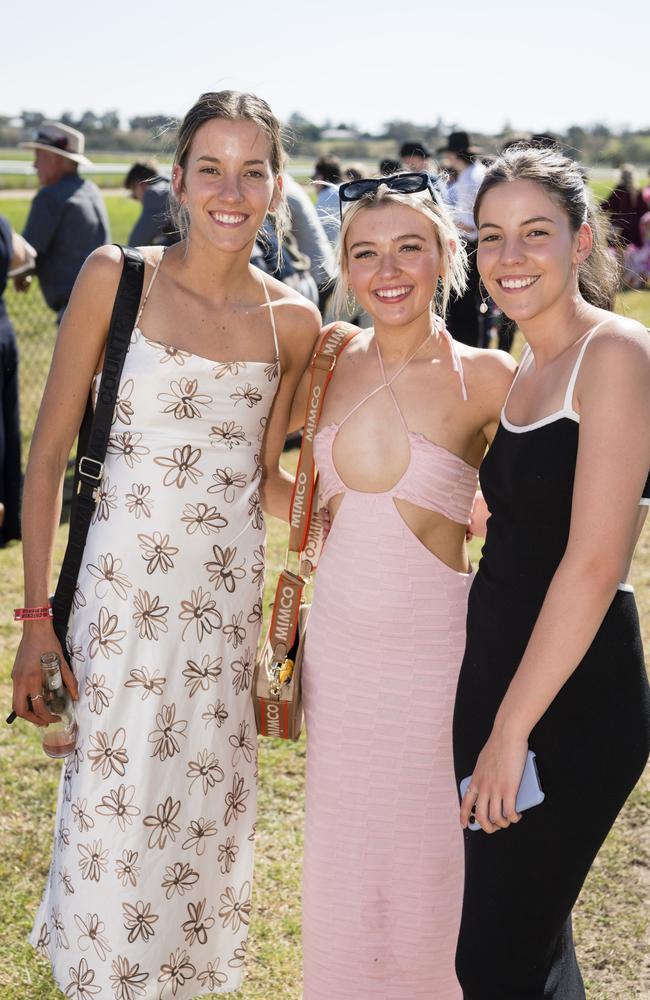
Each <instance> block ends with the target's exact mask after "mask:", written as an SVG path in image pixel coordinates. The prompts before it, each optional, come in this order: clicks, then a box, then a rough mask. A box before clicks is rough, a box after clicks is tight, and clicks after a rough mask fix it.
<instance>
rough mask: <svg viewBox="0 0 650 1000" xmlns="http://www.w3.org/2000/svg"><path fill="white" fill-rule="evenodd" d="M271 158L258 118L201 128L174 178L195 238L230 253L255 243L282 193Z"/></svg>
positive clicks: (215, 122) (219, 120)
mask: <svg viewBox="0 0 650 1000" xmlns="http://www.w3.org/2000/svg"><path fill="white" fill-rule="evenodd" d="M270 157H271V149H270V144H269V141H268V138H267V136H266V135H265V133H264V131H263V130H262V129H261V128H260V127H259V126H258V125H257V124H256V123H254V122H251V121H232V120H228V119H223V118H214V119H212V120H210V121H207V122H205V123H204V124H203V125H201V126H200V128H198V129H197V130H196V133H195V135H194V138H193V140H192V143H191V145H190V148H189V150H188V152H187V156H186V157H185V159H184V166H183V167H180V166H178V167H176V169H175V173H174V177H173V187H174V194H175V195H176V197H177V198H178V200H179V201H180V202H181V204H183V206H184V207H185V208H186V210H187V212H188V214H189V218H190V227H191V238H192V239H193V240H200V241H201V242H202V243H204V242H207V243H210V244H212V245H214V246H218V247H219V248H220V249H222V250H224V251H226V252H239V251H241V250H242V249H244V248H245V247H247V246H250V245H252V243H253V241H254V240H255V236H256V234H257V231H258V229H259V228H260V226H261V225H262V223H263V222H264V218H265V216H266V213H267V212H268V210H269V208H273V207H274V206H275V202H276V201H277V200H278V199H279V195H280V184H281V182H280V179H279V178H277V177H275V176H274V174H273V172H272V169H271V158H270Z"/></svg>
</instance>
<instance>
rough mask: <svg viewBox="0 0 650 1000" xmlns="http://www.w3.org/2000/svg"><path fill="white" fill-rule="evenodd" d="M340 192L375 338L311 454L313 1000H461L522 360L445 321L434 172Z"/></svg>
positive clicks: (448, 259) (349, 273) (357, 344)
mask: <svg viewBox="0 0 650 1000" xmlns="http://www.w3.org/2000/svg"><path fill="white" fill-rule="evenodd" d="M405 177H406V178H408V177H410V178H412V180H411V181H407V180H404V178H405ZM400 178H401V179H400ZM418 178H419V180H418ZM396 187H397V188H400V187H401V188H402V192H400V191H399V190H395V188H396ZM405 187H411V188H413V187H415V188H416V189H418V190H416V191H414V192H411V193H403V189H404V188H405ZM342 194H343V196H344V197H345V196H346V195H347V197H348V198H350V199H352V200H351V201H350V203H349V204H348V202H346V201H343V202H342V205H343V218H342V227H341V244H340V246H341V250H340V271H341V275H340V285H341V288H340V291H341V292H342V295H343V296H344V295H345V293H346V290H347V291H348V292H350V291H351V292H353V293H354V295H355V297H356V299H357V301H358V303H359V305H360V306H361V307H362V308H363V309H365V310H366V311H367V312H368V313H369V314H370V315H371V317H372V318H373V321H374V326H373V328H372V329H369V330H364V331H363V332H362V333H360V334H358V335H357V336H356V337H355V339H354V340H353V341H352V343H351V344H350V345H349V347H348V348H347V349H346V351H345V352H344V353H343V355H342V356H341V357H340V358H339V361H338V363H337V366H336V372H335V375H334V378H333V380H332V383H331V386H330V388H329V390H328V395H327V398H326V401H325V404H324V411H323V415H322V419H321V422H320V429H319V431H318V434H317V435H316V439H315V455H316V460H317V463H318V468H319V473H320V500H319V502H320V504H321V505H322V506H326V507H327V509H328V511H329V517H330V520H331V530H330V533H329V536H328V538H327V541H326V544H325V547H324V551H323V555H322V558H321V562H320V566H319V570H318V575H317V580H316V587H315V593H314V601H313V605H312V611H311V617H310V622H309V629H308V637H307V644H306V649H305V660H304V672H303V686H304V704H305V713H306V721H307V732H308V750H307V805H306V828H305V869H304V896H303V907H304V911H303V946H304V1000H331V998H332V997H336V1000H361V998H363V1000H419V998H422V1000H424V998H427V1000H430V998H431V997H432V996H435V997H436V1000H459V998H460V996H461V991H460V987H459V985H458V982H457V979H456V975H455V972H454V950H455V945H456V937H457V933H458V924H459V919H460V910H461V897H462V884H463V847H462V836H461V832H460V830H459V827H458V819H457V802H458V799H457V795H456V789H455V780H454V771H453V761H452V744H451V719H452V709H453V702H454V693H455V689H456V681H457V676H458V670H459V667H460V662H461V660H462V656H463V649H464V646H465V613H466V604H467V595H468V591H469V588H470V585H471V582H472V568H471V566H470V564H469V560H468V557H467V551H466V542H465V539H466V531H467V525H468V521H469V517H470V511H471V507H472V502H473V499H474V495H475V491H476V481H477V467H478V465H479V463H480V461H481V458H482V456H483V453H484V452H485V449H486V446H487V444H488V443H489V442H490V440H491V438H492V435H493V434H494V432H495V429H496V426H497V423H498V419H499V413H500V409H501V405H502V403H503V400H504V397H505V395H506V392H507V389H508V387H509V385H510V383H511V380H512V373H513V362H512V360H511V359H510V358H509V356H508V355H505V354H502V353H501V352H497V351H481V350H478V349H476V348H472V347H466V346H464V345H462V344H456V343H455V342H454V341H453V340H452V339H451V337H450V335H449V333H448V332H447V331H446V329H445V326H444V323H443V322H442V320H441V319H440V318H439V317H440V315H444V312H445V306H446V301H447V298H448V296H449V294H450V291H451V290H454V291H456V292H459V291H461V290H462V288H463V284H464V277H465V260H464V251H463V249H462V243H461V241H460V239H459V238H458V234H457V231H456V229H455V227H454V225H453V223H452V221H451V219H450V217H449V215H448V213H447V211H446V210H445V208H444V207H443V205H442V204H441V203H440V201H439V200H438V198H437V196H436V195H435V193H434V192H433V190H431V188H430V187H429V185H428V184H427V179H426V175H418V174H415V175H413V174H410V175H409V174H406V175H404V174H401V175H395V176H393V177H390V178H383V179H382V180H381V181H375V182H374V183H373V182H368V181H367V180H364V181H360V182H355V183H353V184H352V185H344V186H343V188H342ZM303 402H304V393H298V396H297V398H296V401H295V404H294V413H295V414H296V415H298V414H300V412H301V407H302V404H303ZM302 412H304V408H303V410H302Z"/></svg>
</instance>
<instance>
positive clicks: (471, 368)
mask: <svg viewBox="0 0 650 1000" xmlns="http://www.w3.org/2000/svg"><path fill="white" fill-rule="evenodd" d="M345 253H346V256H347V261H348V266H349V280H350V285H351V287H352V288H353V290H354V293H355V295H356V298H357V301H358V302H359V303H360V305H361V306H362V307H363V308H364V309H365V310H366V311H367V312H368V313H369V314H370V315H371V316H372V318H373V320H374V328H373V329H372V330H369V331H363V332H362V333H361V334H359V335H358V336H357V337H356V338H355V339H354V340H353V341H352V343H351V345H350V346H349V347H348V348H347V349H346V350H345V352H344V353H343V354H342V355H341V357H340V359H339V361H338V363H337V366H336V370H335V374H334V377H333V379H332V383H331V386H330V388H329V390H328V394H327V397H326V400H325V404H324V409H323V414H322V417H321V421H320V426H321V427H325V426H326V425H328V424H330V423H339V422H340V421H341V420H342V419H343V418H344V417H345V416H346V415H347V414H348V413H349V411H350V410H351V409H352V407H353V406H354V404H355V403H356V402H357V401H359V400H360V399H361V398H363V397H364V396H366V395H367V394H368V393H369V392H371V391H372V389H374V388H375V387H376V386H378V385H380V384H381V381H382V378H381V373H380V369H379V365H378V360H377V346H378V347H379V349H380V351H381V354H382V357H383V360H384V365H385V369H386V375H387V378H388V379H390V377H391V375H392V374H393V373H394V372H395V371H396V370H397V369H398V368H399V367H400V365H401V364H403V362H404V361H405V360H406V359H407V358H408V357H409V355H410V354H411V353H412V352H413V351H414V350H415V349H416V348H417V347H418V346H419V345H420V344H423V343H424V346H423V348H422V350H421V351H419V352H418V354H417V356H416V357H415V358H414V359H413V361H411V363H410V364H409V365H408V367H407V368H406V369H405V370H404V372H403V373H402V374H401V375H399V377H398V378H397V379H396V381H395V382H394V383H393V389H394V391H395V394H396V396H397V399H398V401H399V404H400V407H401V409H402V412H403V414H404V417H405V419H406V423H407V426H408V428H409V430H410V431H416V432H420V433H422V434H424V435H425V436H426V437H427V438H429V439H430V440H431V441H433V442H435V443H436V444H439V445H441V446H442V447H444V448H446V449H447V450H449V451H451V452H453V453H454V454H456V455H458V456H459V457H460V458H462V459H463V460H464V461H466V462H468V463H469V464H470V465H473V466H475V467H478V465H479V463H480V461H481V458H482V457H483V454H484V452H485V449H486V447H487V445H488V444H489V442H490V441H491V440H492V437H493V436H494V433H495V431H496V427H497V423H498V419H499V413H500V409H501V405H502V404H503V400H504V398H505V396H506V393H507V391H508V388H509V386H510V383H511V381H512V376H513V371H514V362H513V361H512V359H511V358H510V357H509V356H508V355H506V354H503V353H502V352H499V351H481V350H478V349H475V348H471V347H465V346H463V345H462V344H459V345H458V350H459V352H460V355H461V359H462V363H463V369H464V373H465V380H466V384H467V392H468V397H469V398H468V401H464V400H463V399H462V396H461V391H460V383H459V378H458V375H457V374H456V373H455V372H454V371H453V369H452V362H451V355H450V350H449V346H448V344H447V342H446V341H445V340H444V338H443V337H442V335H441V334H440V333H438V332H436V331H435V327H434V323H433V316H432V313H431V308H430V304H431V300H432V298H433V294H434V291H435V288H436V283H437V280H438V275H439V274H440V272H441V270H442V268H443V267H444V266H445V260H444V258H443V254H442V252H441V250H440V247H439V244H438V239H437V236H436V233H435V231H434V228H433V224H432V222H431V221H430V220H429V219H427V218H426V217H425V216H423V215H422V214H421V212H419V211H417V209H415V208H411V207H410V206H408V205H400V204H396V203H390V204H388V203H386V204H381V205H377V206H372V207H370V206H369V207H368V208H367V209H364V210H362V211H361V212H359V214H358V215H357V216H356V217H355V218H354V220H353V222H352V223H351V225H350V228H349V230H348V233H347V238H346V245H345ZM400 288H402V289H408V291H406V293H405V294H403V295H402V296H401V298H400V297H399V296H398V299H397V300H396V299H395V298H390V300H387V298H386V297H385V293H386V290H392V291H394V290H396V289H400ZM382 294H384V298H383V299H382V298H381V295H382ZM307 387H308V386H307V379H306V378H305V379H304V380H303V383H302V384H301V387H300V391H299V392H298V393H297V395H296V399H295V401H294V409H293V414H292V424H294V425H299V424H301V423H302V420H303V415H304V407H305V405H306V396H307ZM333 455H334V461H335V464H336V468H337V470H338V472H339V474H340V476H341V478H342V479H343V481H344V482H345V483H346V485H348V486H349V487H350V488H351V489H355V490H361V491H364V492H369V493H374V492H382V491H386V490H390V489H391V488H392V487H393V486H394V485H395V484H396V483H397V482H398V481H399V480H400V479H401V477H402V476H403V474H404V472H405V471H406V468H407V466H408V462H409V457H410V444H409V439H408V437H407V435H406V434H405V432H404V429H403V426H402V424H401V421H400V420H399V417H398V415H397V413H396V410H395V405H394V403H393V402H392V400H391V398H390V395H389V393H388V391H387V390H386V389H383V390H382V391H381V392H379V393H377V394H376V395H375V396H374V397H373V398H372V399H371V400H369V401H368V402H366V403H364V405H363V406H362V407H361V408H360V409H359V410H358V411H357V412H356V413H355V414H353V415H352V416H351V417H350V419H349V420H347V421H346V422H345V423H344V424H343V427H342V428H341V430H340V431H339V433H338V435H337V437H336V441H335V444H334V452H333ZM342 501H343V497H342V496H341V495H338V496H335V497H333V498H332V500H331V501H330V503H329V508H328V509H329V515H330V519H331V520H332V521H334V520H335V518H336V515H337V512H338V510H339V507H340V505H341V503H342ZM395 502H396V506H397V508H398V510H399V513H400V514H401V516H402V517H403V519H404V520H405V522H406V523H407V525H408V527H409V528H410V530H411V531H412V532H413V533H414V535H415V536H416V537H417V538H418V539H419V540H420V541H421V542H422V544H423V545H425V546H426V547H427V548H428V549H429V550H430V551H431V552H432V553H434V554H435V555H436V556H437V557H438V558H439V559H440V560H441V561H442V562H444V563H445V564H446V565H447V566H449V567H450V568H452V569H453V570H456V571H457V572H460V573H466V572H468V570H469V569H470V566H469V560H468V557H467V550H466V544H465V534H466V527H465V525H462V524H457V523H455V522H453V521H451V520H449V519H448V518H446V517H445V516H444V515H442V514H440V513H437V512H435V511H429V510H425V509H423V508H421V507H418V506H416V505H414V504H411V503H408V502H406V501H403V500H397V501H395Z"/></svg>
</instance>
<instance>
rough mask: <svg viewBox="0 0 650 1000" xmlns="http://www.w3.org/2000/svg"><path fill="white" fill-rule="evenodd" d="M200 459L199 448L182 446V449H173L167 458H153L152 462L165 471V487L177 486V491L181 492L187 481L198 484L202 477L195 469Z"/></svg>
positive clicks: (187, 445)
mask: <svg viewBox="0 0 650 1000" xmlns="http://www.w3.org/2000/svg"><path fill="white" fill-rule="evenodd" d="M200 458H201V449H200V448H192V445H191V444H184V445H183V447H182V448H174V450H173V451H172V453H171V455H170V456H168V457H163V456H159V457H158V458H154V462H155V463H156V465H160V466H162V467H163V468H164V469H167V472H166V473H165V475H164V477H163V483H164V484H165V486H177V487H178V489H179V490H182V489H183V487H184V486H185V484H186V483H187V482H188V480H189V482H191V483H198V481H199V479H200V477H201V476H202V475H203V473H202V472H201V470H200V469H197V468H195V466H196V463H197V462H198V461H199V459H200Z"/></svg>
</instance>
